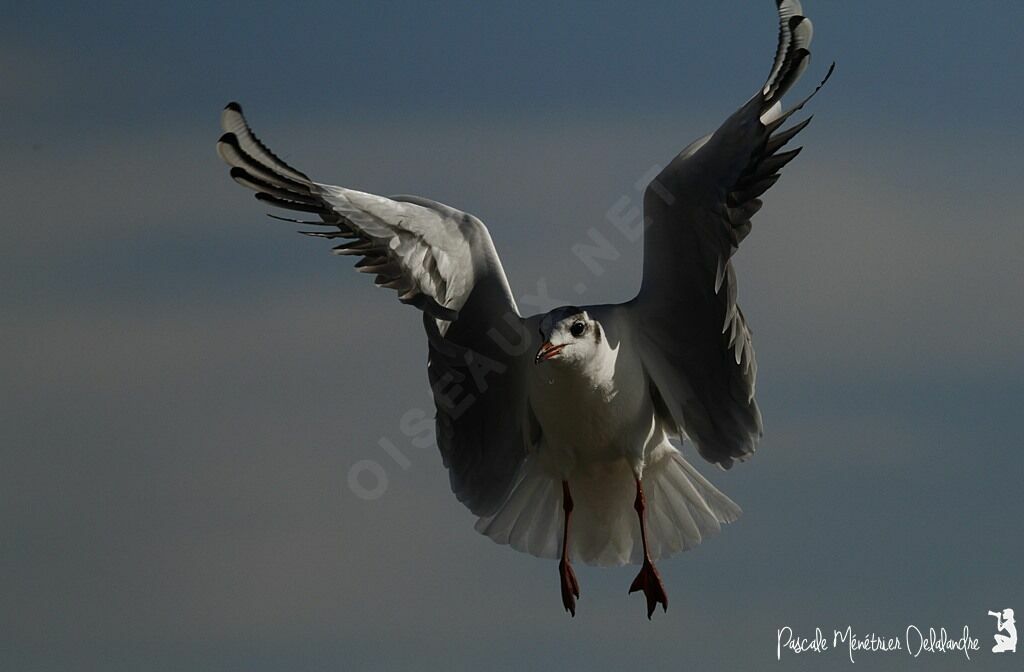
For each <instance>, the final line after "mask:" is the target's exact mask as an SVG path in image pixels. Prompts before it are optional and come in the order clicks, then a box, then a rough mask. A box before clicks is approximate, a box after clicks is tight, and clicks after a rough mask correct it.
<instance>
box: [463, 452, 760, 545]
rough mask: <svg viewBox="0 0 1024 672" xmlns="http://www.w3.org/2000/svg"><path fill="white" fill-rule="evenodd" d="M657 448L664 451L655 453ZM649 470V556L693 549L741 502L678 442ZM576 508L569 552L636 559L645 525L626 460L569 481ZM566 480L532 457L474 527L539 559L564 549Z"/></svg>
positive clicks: (646, 472)
mask: <svg viewBox="0 0 1024 672" xmlns="http://www.w3.org/2000/svg"><path fill="white" fill-rule="evenodd" d="M659 453H660V455H658V454H659ZM655 454H656V455H658V458H657V459H655V460H654V461H653V462H651V463H650V464H648V465H647V467H646V468H645V469H644V473H643V478H642V481H641V482H642V484H643V488H644V493H645V496H646V499H647V509H646V520H647V543H648V549H649V551H650V554H651V558H652V559H655V560H656V559H658V558H666V557H668V556H670V555H673V554H675V553H678V552H680V551H685V550H689V549H691V548H693V547H694V546H696V545H697V544H699V543H700V542H701V541H703V540H704V539H705V538H707V537H708V536H710V535H712V534H714V533H715V532H717V531H718V530H719V529H721V525H722V523H731V522H733V521H734V520H736V519H737V518H738V517H739V515H740V508H739V506H737V505H736V504H735V503H734V502H733V501H732V500H731V499H729V498H728V497H726V496H725V495H724V494H722V493H721V492H720V491H719V490H718V489H717V488H716V487H715V486H713V485H712V484H711V483H710V482H708V480H707V479H705V478H704V477H703V476H701V475H700V473H699V472H698V471H697V470H696V469H694V468H693V466H692V465H690V464H689V463H688V462H687V461H686V460H685V459H683V456H682V455H680V454H679V452H678V451H676V450H675V448H672V447H668V449H667V450H665V451H657V452H656V453H655ZM569 488H570V492H571V494H572V498H573V503H574V508H573V515H572V522H571V524H570V540H569V552H570V556H571V558H572V559H573V560H575V561H578V562H583V563H586V564H588V565H623V564H627V563H633V564H638V563H639V562H641V560H642V559H643V556H642V546H641V540H640V525H639V522H638V521H637V517H636V512H635V511H634V510H633V499H634V493H635V488H634V484H633V472H632V470H631V469H630V467H629V465H628V464H627V463H626V462H625V461H620V462H613V463H609V464H605V465H599V466H598V467H597V468H596V469H594V470H592V471H590V472H588V473H587V474H585V475H581V476H578V477H574V478H573V479H571V480H570V482H569ZM562 520H563V512H562V487H561V482H560V481H559V480H558V479H557V478H556V477H554V476H551V475H550V474H549V473H547V472H546V471H545V470H543V469H542V468H541V466H540V464H539V462H538V460H536V459H534V458H533V457H532V456H531V457H530V458H528V459H527V462H526V464H525V465H524V470H523V477H522V478H521V479H520V481H519V483H518V484H517V485H516V486H515V488H514V489H513V490H512V493H511V494H510V495H509V497H508V499H507V500H506V501H505V504H504V505H503V506H502V508H501V509H499V510H498V511H497V512H496V513H495V514H494V515H491V516H488V517H486V518H480V519H479V520H478V521H477V524H476V529H477V531H478V532H480V533H481V534H484V535H486V536H488V537H490V538H491V539H493V540H494V541H495V542H497V543H499V544H508V545H510V546H511V547H512V548H514V549H516V550H517V551H522V552H524V553H529V554H531V555H535V556H538V557H542V558H558V557H559V555H560V554H561V551H562Z"/></svg>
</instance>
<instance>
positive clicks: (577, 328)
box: [569, 320, 587, 338]
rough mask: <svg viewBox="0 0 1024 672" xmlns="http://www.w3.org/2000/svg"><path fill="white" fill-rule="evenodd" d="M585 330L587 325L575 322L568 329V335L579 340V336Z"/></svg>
mask: <svg viewBox="0 0 1024 672" xmlns="http://www.w3.org/2000/svg"><path fill="white" fill-rule="evenodd" d="M586 330H587V325H585V324H583V323H582V322H580V321H579V320H577V321H576V322H573V323H572V327H570V328H569V333H570V334H572V335H573V337H574V338H579V337H580V336H582V335H583V332H584V331H586Z"/></svg>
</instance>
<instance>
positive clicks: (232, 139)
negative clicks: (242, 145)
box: [217, 131, 239, 149]
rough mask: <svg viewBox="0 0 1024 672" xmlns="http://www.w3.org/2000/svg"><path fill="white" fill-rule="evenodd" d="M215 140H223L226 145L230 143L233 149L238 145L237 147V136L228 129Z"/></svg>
mask: <svg viewBox="0 0 1024 672" xmlns="http://www.w3.org/2000/svg"><path fill="white" fill-rule="evenodd" d="M217 142H223V143H224V144H226V145H231V146H232V147H234V148H235V149H239V147H238V136H237V135H235V134H234V133H232V132H230V131H228V132H227V133H225V134H224V135H222V136H220V138H218V139H217Z"/></svg>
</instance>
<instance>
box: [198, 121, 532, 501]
mask: <svg viewBox="0 0 1024 672" xmlns="http://www.w3.org/2000/svg"><path fill="white" fill-rule="evenodd" d="M221 124H222V126H223V128H224V130H225V131H226V132H225V134H224V135H223V136H221V139H220V140H219V141H218V143H217V151H218V153H219V154H220V155H221V157H222V158H223V159H224V161H226V162H227V163H228V164H229V165H230V166H232V168H231V176H232V178H234V179H235V181H236V182H238V183H239V184H241V185H242V186H244V187H247V188H249V189H253V190H254V191H256V197H257V198H258V199H260V200H261V201H263V202H266V203H270V204H271V205H274V206H277V207H281V208H285V209H288V210H297V211H300V212H308V213H312V214H314V215H317V216H319V218H320V221H315V220H313V221H304V220H295V219H290V218H281V217H277V219H284V220H285V221H292V222H299V223H304V224H313V225H319V226H325V227H327V230H326V231H303V232H301V233H304V234H306V235H310V236H316V237H320V238H327V239H338V238H341V239H346V240H347V242H345V243H343V244H340V245H338V246H336V247H335V248H334V252H335V254H339V255H355V256H358V257H361V259H360V260H359V261H358V262H357V263H356V270H358V271H360V272H363V273H371V274H373V275H375V276H376V277H375V283H376V284H377V285H378V286H381V287H385V288H388V289H393V290H395V291H396V292H397V293H398V298H399V300H400V301H402V302H403V303H408V304H411V305H414V306H416V307H418V308H420V309H421V310H422V311H423V313H424V324H425V326H426V331H427V337H428V342H429V360H428V366H427V369H428V376H429V378H430V382H431V388H432V390H433V393H434V402H435V406H436V408H437V416H436V422H437V440H438V446H439V447H440V450H441V455H442V458H443V459H444V464H445V466H446V467H448V470H449V475H450V478H451V485H452V490H453V491H454V492H455V494H456V496H457V497H458V498H459V500H460V501H462V502H463V503H464V504H465V505H466V506H467V507H469V509H470V510H472V511H473V513H475V514H477V515H480V516H485V515H489V514H490V513H493V511H494V510H495V509H496V508H497V507H498V506H500V505H501V504H502V503H503V502H504V500H505V498H506V497H507V496H508V493H509V491H510V490H511V489H512V487H513V486H514V485H515V483H516V481H517V479H518V478H519V472H520V469H521V466H522V463H523V460H524V458H525V455H526V452H527V451H528V450H529V449H530V447H531V446H532V445H533V443H535V442H536V440H537V439H538V434H539V430H538V429H537V425H536V421H535V420H533V419H532V417H531V414H530V411H529V409H528V407H527V401H526V399H527V395H526V389H525V387H526V382H525V377H526V372H527V371H528V366H529V365H530V363H531V359H530V354H531V353H532V350H531V347H532V348H533V349H536V344H535V343H534V341H535V339H534V338H533V336H532V334H533V333H534V332H535V331H536V325H532V326H531V325H529V324H528V321H527V320H523V318H522V317H520V315H519V311H518V309H517V307H516V304H515V300H514V299H513V298H512V292H511V290H510V289H509V286H508V280H507V279H506V277H505V272H504V270H503V269H502V267H501V261H500V259H499V258H498V254H497V252H496V250H495V249H494V244H493V242H492V241H491V237H490V234H489V233H488V232H487V228H486V227H485V226H484V225H483V223H482V222H481V221H480V220H479V219H477V218H476V217H473V216H472V215H469V214H467V213H464V212H461V211H459V210H456V209H455V208H451V207H449V206H447V205H444V204H442V203H438V202H436V201H431V200H429V199H425V198H420V197H416V196H394V197H391V198H386V197H384V196H377V195H374V194H367V193H364V192H361V191H356V190H354V189H347V188H345V187H338V186H333V185H328V184H320V183H318V182H313V181H312V180H310V179H309V178H308V177H307V176H306V175H305V174H304V173H301V172H299V171H298V170H296V169H295V168H292V167H291V166H289V165H288V164H286V163H285V162H284V161H282V160H281V159H280V158H278V157H277V156H276V155H275V154H274V153H273V152H271V151H270V150H269V149H268V148H267V147H266V146H265V145H264V144H263V143H262V142H260V140H259V139H258V138H257V137H256V135H255V134H254V133H253V132H252V130H251V129H250V127H249V124H248V123H247V122H246V120H245V117H244V116H243V115H242V109H241V107H240V106H239V105H238V104H237V103H231V104H229V105H228V106H227V107H226V108H225V109H224V113H223V115H222V118H221Z"/></svg>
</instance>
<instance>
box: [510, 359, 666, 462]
mask: <svg viewBox="0 0 1024 672" xmlns="http://www.w3.org/2000/svg"><path fill="white" fill-rule="evenodd" d="M602 345H603V346H604V347H603V348H601V349H600V351H599V352H598V353H597V354H596V355H595V356H594V357H592V358H590V359H588V360H587V361H586V363H585V364H584V365H582V366H576V365H569V364H567V363H563V362H558V361H556V360H553V361H550V362H544V363H542V364H540V365H538V366H536V367H535V370H534V371H533V375H532V380H531V385H530V404H531V406H532V407H533V411H534V414H535V415H536V417H537V420H538V421H539V422H540V425H541V434H542V440H541V446H540V449H539V450H540V454H541V458H542V459H543V461H544V462H545V463H546V464H548V465H549V466H550V468H551V469H552V470H554V471H557V472H558V473H559V474H560V476H561V477H567V476H569V475H570V474H571V473H572V472H574V471H577V470H585V469H586V468H587V466H588V465H590V464H597V463H602V462H610V461H614V460H619V459H622V458H626V459H627V460H629V461H630V462H631V463H634V464H635V463H637V462H642V461H643V458H644V455H645V454H646V452H647V449H648V448H649V445H650V444H651V443H652V442H653V443H654V444H657V443H659V442H660V440H661V437H660V432H656V431H655V427H654V408H653V404H652V402H651V399H650V394H649V392H648V383H647V380H646V376H645V375H644V372H643V368H642V366H641V364H640V360H639V357H638V356H637V354H636V352H635V350H633V349H632V348H630V347H629V343H628V342H622V341H618V342H616V344H615V346H614V347H609V346H608V345H607V342H606V343H604V344H602ZM656 433H658V434H659V436H657V437H655V436H654V434H656Z"/></svg>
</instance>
